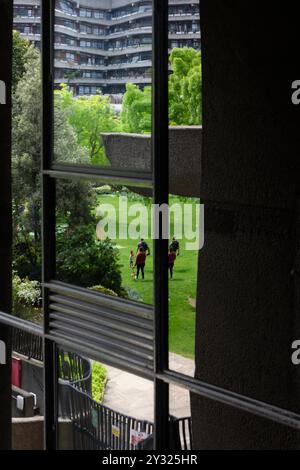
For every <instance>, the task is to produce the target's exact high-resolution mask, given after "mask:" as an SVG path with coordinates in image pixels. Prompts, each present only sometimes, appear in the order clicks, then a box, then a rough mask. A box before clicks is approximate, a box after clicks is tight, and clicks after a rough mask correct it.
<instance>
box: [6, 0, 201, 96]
mask: <svg viewBox="0 0 300 470" xmlns="http://www.w3.org/2000/svg"><path fill="white" fill-rule="evenodd" d="M40 22H41V9H40V0H14V27H15V29H16V30H18V31H19V32H20V33H21V34H22V35H23V36H24V37H26V38H28V39H29V40H30V41H32V42H34V43H35V44H37V45H39V42H40V32H41V31H40V28H41V26H40ZM185 46H188V47H193V48H195V49H197V50H200V17H199V0H189V1H186V0H170V1H169V49H170V50H171V49H173V48H175V47H185ZM54 49H55V53H54V54H55V55H54V57H55V84H56V85H57V86H59V84H60V83H67V84H68V85H69V87H70V88H71V89H72V90H73V92H74V93H75V94H76V95H89V94H95V93H97V92H102V93H104V94H122V93H124V90H125V85H126V83H127V82H131V83H135V84H137V85H139V86H140V87H141V88H143V87H144V86H145V85H149V84H150V83H151V64H152V61H151V57H152V0H131V1H128V0H79V1H75V0H56V10H55V44H54Z"/></svg>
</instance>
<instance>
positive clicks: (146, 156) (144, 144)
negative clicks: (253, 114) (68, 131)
mask: <svg viewBox="0 0 300 470" xmlns="http://www.w3.org/2000/svg"><path fill="white" fill-rule="evenodd" d="M102 136H103V143H104V146H105V151H106V155H107V158H108V159H109V161H110V163H111V165H112V167H114V168H121V169H124V170H139V171H150V170H151V168H152V159H151V136H150V135H145V134H143V135H140V134H114V133H111V134H102ZM169 136H170V152H169V154H170V156H169V159H170V192H171V193H172V194H177V195H180V196H186V197H199V195H200V187H199V179H200V159H201V154H200V151H199V150H200V149H201V143H202V127H201V126H188V127H185V126H178V127H177V126H174V127H171V128H170V131H169ZM166 158H167V156H166Z"/></svg>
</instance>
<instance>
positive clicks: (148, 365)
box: [46, 330, 153, 371]
mask: <svg viewBox="0 0 300 470" xmlns="http://www.w3.org/2000/svg"><path fill="white" fill-rule="evenodd" d="M46 337H48V338H50V339H53V340H54V341H55V342H56V343H57V344H62V345H69V347H70V348H72V349H75V350H76V349H77V348H78V349H79V350H80V351H82V352H85V353H86V355H87V357H90V358H92V357H95V359H96V360H99V361H101V362H104V363H105V364H108V365H111V364H112V365H116V367H117V368H123V369H124V370H126V369H127V370H129V369H130V370H132V371H134V370H139V371H143V370H145V371H153V359H152V360H148V361H147V360H143V359H142V358H140V356H135V355H133V354H127V355H126V354H124V353H123V352H122V353H119V352H118V351H116V350H113V349H112V350H110V351H108V350H107V348H106V347H104V348H103V347H102V345H101V343H98V342H95V343H93V342H89V341H86V340H84V339H82V338H81V337H76V336H74V335H73V334H67V333H65V332H60V331H55V330H54V331H52V332H51V334H49V335H46Z"/></svg>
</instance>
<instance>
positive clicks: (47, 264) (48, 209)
mask: <svg viewBox="0 0 300 470" xmlns="http://www.w3.org/2000/svg"><path fill="white" fill-rule="evenodd" d="M53 34H54V1H53V0H42V83H43V155H42V201H43V213H42V237H43V286H44V283H45V282H49V281H51V280H52V279H53V278H54V276H55V265H56V262H55V257H56V256H55V254H56V250H55V180H54V179H53V178H51V177H50V176H48V175H47V174H45V171H46V170H49V169H50V168H51V164H52V155H53V123H54V114H53V113H54V106H53V51H52V45H53ZM43 312H44V334H47V333H48V328H49V294H48V290H47V289H45V287H43ZM55 351H56V346H55V344H54V343H53V341H51V340H49V339H47V338H45V337H44V387H45V388H44V400H45V406H44V409H45V429H44V443H45V448H46V449H47V450H55V449H56V448H57V368H56V352H55Z"/></svg>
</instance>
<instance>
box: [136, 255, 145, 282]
mask: <svg viewBox="0 0 300 470" xmlns="http://www.w3.org/2000/svg"><path fill="white" fill-rule="evenodd" d="M145 264H146V253H145V251H144V250H143V248H140V249H139V252H138V254H137V255H136V259H135V266H136V268H137V273H136V279H138V278H139V274H140V272H141V273H142V279H143V280H144V279H145Z"/></svg>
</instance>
